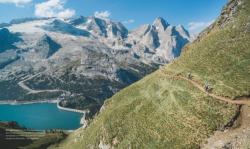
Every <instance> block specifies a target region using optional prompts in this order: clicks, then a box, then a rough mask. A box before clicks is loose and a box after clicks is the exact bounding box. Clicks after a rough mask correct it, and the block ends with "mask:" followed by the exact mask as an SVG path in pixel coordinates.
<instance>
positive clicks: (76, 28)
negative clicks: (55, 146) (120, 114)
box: [0, 16, 191, 113]
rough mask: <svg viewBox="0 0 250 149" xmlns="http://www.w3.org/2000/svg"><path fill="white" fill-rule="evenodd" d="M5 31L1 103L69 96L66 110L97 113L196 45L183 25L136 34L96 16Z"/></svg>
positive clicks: (159, 25)
mask: <svg viewBox="0 0 250 149" xmlns="http://www.w3.org/2000/svg"><path fill="white" fill-rule="evenodd" d="M0 27H1V28H0V43H1V44H0V69H1V71H0V89H1V91H2V92H1V93H0V99H1V100H9V99H15V100H42V99H52V98H57V97H59V96H60V95H61V94H62V93H69V94H67V95H68V96H67V97H68V98H67V100H68V103H67V104H65V106H68V107H73V108H78V109H85V108H88V109H90V110H92V111H94V112H93V113H95V112H96V111H97V110H98V109H99V108H100V107H101V105H102V104H103V102H104V100H105V99H107V98H109V97H111V96H112V95H113V94H114V93H116V92H117V91H119V90H120V89H122V88H124V87H126V86H128V85H130V84H131V83H133V82H135V81H137V80H139V79H141V78H142V77H144V76H145V75H146V74H149V73H151V72H153V71H155V70H156V69H157V68H159V66H160V65H163V64H166V63H169V62H170V61H172V60H173V59H174V58H176V57H178V56H179V55H180V53H181V51H182V48H183V47H184V46H185V45H186V44H187V43H189V42H190V41H191V37H190V34H189V32H188V31H187V30H185V28H184V27H183V26H181V25H178V26H172V25H170V24H169V23H167V22H166V21H165V20H164V19H163V18H160V17H158V18H156V19H155V21H154V22H153V23H152V24H151V25H150V24H147V25H142V26H141V27H139V28H137V29H135V30H132V31H129V30H128V29H127V28H126V27H125V26H124V25H123V24H122V23H120V22H114V21H112V20H110V19H101V18H96V17H93V16H90V17H83V16H80V17H77V18H71V19H58V18H25V19H15V20H12V21H11V22H10V23H3V24H1V25H0ZM72 96H73V97H74V98H73V99H72V98H70V97H72ZM76 99H77V100H76Z"/></svg>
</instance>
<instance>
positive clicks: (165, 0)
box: [0, 0, 227, 33]
mask: <svg viewBox="0 0 250 149" xmlns="http://www.w3.org/2000/svg"><path fill="white" fill-rule="evenodd" d="M226 2H227V0H0V14H1V16H0V22H8V21H10V20H11V19H14V18H23V17H35V16H38V17H39V16H41V17H44V16H48V15H49V16H58V17H62V16H63V17H71V16H79V15H83V16H90V15H94V14H96V15H97V16H100V17H109V18H111V19H113V20H115V21H121V22H123V23H124V24H125V25H126V26H127V27H128V28H129V29H133V28H135V27H138V26H140V25H142V24H150V23H152V22H153V20H154V19H155V18H156V17H158V16H160V17H163V18H164V19H166V20H167V21H168V22H169V23H170V24H173V25H178V24H182V25H184V26H185V27H186V28H187V29H190V30H191V32H194V33H195V32H199V31H200V30H201V29H202V28H204V27H205V26H207V25H209V24H210V23H211V22H212V21H213V20H214V19H216V18H217V16H218V15H219V14H220V11H221V9H222V7H223V6H224V5H225V4H226ZM37 6H40V7H37ZM46 7H48V8H46Z"/></svg>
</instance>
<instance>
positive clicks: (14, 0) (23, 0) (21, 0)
mask: <svg viewBox="0 0 250 149" xmlns="http://www.w3.org/2000/svg"><path fill="white" fill-rule="evenodd" d="M30 2H32V0H0V3H3V4H7V3H9V4H15V5H16V6H21V5H24V4H28V3H30Z"/></svg>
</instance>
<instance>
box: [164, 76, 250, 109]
mask: <svg viewBox="0 0 250 149" xmlns="http://www.w3.org/2000/svg"><path fill="white" fill-rule="evenodd" d="M163 73H164V72H163ZM164 74H166V75H168V76H170V75H169V74H167V73H164ZM170 77H173V78H176V79H181V80H185V81H188V82H189V83H191V84H192V85H193V86H195V87H196V88H198V89H199V90H201V91H202V92H204V93H206V94H207V95H208V96H210V97H213V98H215V99H218V100H221V101H224V102H227V103H230V104H237V105H248V106H250V97H239V98H236V99H234V100H233V99H230V98H226V97H222V96H218V95H215V94H214V93H209V92H207V91H205V90H204V88H203V86H202V85H200V84H199V83H198V82H196V81H195V80H193V79H188V78H186V77H183V76H180V75H175V76H170Z"/></svg>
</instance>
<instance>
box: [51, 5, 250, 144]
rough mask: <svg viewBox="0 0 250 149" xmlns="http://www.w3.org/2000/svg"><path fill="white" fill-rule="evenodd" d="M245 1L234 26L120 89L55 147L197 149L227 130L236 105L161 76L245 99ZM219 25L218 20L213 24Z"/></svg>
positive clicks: (248, 36) (248, 68)
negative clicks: (195, 82) (189, 77)
mask: <svg viewBox="0 0 250 149" xmlns="http://www.w3.org/2000/svg"><path fill="white" fill-rule="evenodd" d="M243 1H244V8H242V7H240V8H239V11H238V12H237V14H236V16H235V17H234V19H233V21H231V22H230V23H227V24H226V25H225V26H223V27H219V25H218V24H217V25H215V26H214V27H213V29H212V30H211V31H210V32H209V34H208V35H204V36H203V37H202V38H201V39H200V40H199V41H198V40H197V41H195V42H194V43H193V44H190V45H188V46H187V47H186V48H185V49H184V52H183V54H182V55H181V57H180V58H178V59H177V60H175V61H174V62H172V63H171V64H169V65H166V66H165V67H164V68H162V70H159V71H156V72H155V73H153V74H151V75H149V76H147V77H145V78H144V79H142V80H141V81H139V82H137V83H135V84H133V85H131V86H129V87H127V88H125V89H123V90H122V91H120V92H119V93H117V94H116V95H114V96H113V97H112V98H110V99H109V100H107V101H106V102H105V104H104V107H105V110H104V111H102V112H101V113H100V114H99V115H98V116H97V117H96V118H95V119H94V120H92V122H91V124H90V125H89V127H88V128H87V129H86V130H78V131H76V132H75V133H73V134H72V135H70V136H69V137H68V138H67V139H66V140H65V141H63V142H62V144H60V145H59V146H57V148H63V149H71V148H72V149H74V148H98V146H99V144H100V142H103V143H105V144H108V145H110V146H112V147H114V148H121V149H123V148H143V149H147V148H148V149H152V148H178V149H179V148H185V149H186V148H192V149H193V148H199V146H200V144H201V143H204V142H205V141H206V139H207V138H208V137H209V135H211V134H212V133H213V132H214V131H215V130H217V129H219V128H221V127H223V126H224V125H226V124H227V123H228V122H229V121H230V119H231V118H232V117H233V116H234V115H235V113H236V111H237V110H238V106H237V105H231V104H227V103H225V102H222V101H219V100H218V99H214V98H211V97H209V96H207V95H206V94H204V93H203V92H201V91H200V90H198V89H197V88H195V87H194V86H193V85H192V84H190V83H189V82H187V81H185V80H176V79H173V78H170V77H169V76H168V75H166V74H165V73H164V72H171V73H172V74H177V73H181V74H182V75H186V74H187V73H188V72H191V73H192V75H193V76H194V79H195V80H199V81H200V82H201V83H204V82H205V81H208V82H209V83H210V84H211V85H212V86H213V88H214V90H213V92H214V93H215V94H218V95H222V96H228V97H231V98H234V97H237V96H243V95H249V94H250V83H249V82H250V77H249V76H250V50H249V47H250V33H249V31H247V30H248V28H249V25H248V26H247V23H248V24H249V22H250V20H249V19H250V18H249V17H248V16H249V14H250V10H249V8H250V2H249V1H247V0H243ZM218 22H220V20H218ZM52 148H53V147H52Z"/></svg>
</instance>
